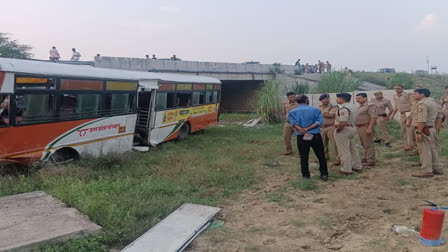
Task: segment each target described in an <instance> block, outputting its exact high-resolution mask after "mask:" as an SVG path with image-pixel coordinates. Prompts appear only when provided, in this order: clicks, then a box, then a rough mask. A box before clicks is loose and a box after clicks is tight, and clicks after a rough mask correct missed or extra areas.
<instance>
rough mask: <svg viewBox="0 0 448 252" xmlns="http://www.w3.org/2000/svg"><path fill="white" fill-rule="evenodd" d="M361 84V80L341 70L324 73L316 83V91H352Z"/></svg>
mask: <svg viewBox="0 0 448 252" xmlns="http://www.w3.org/2000/svg"><path fill="white" fill-rule="evenodd" d="M360 85H361V81H360V80H357V79H355V78H352V77H350V76H348V75H347V74H346V73H343V72H332V73H325V74H323V75H322V77H321V78H320V80H319V83H318V84H317V88H316V91H317V93H340V92H353V91H355V90H356V89H357V88H358V87H359V86H360Z"/></svg>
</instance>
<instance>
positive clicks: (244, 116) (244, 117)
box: [219, 113, 257, 122]
mask: <svg viewBox="0 0 448 252" xmlns="http://www.w3.org/2000/svg"><path fill="white" fill-rule="evenodd" d="M256 117H257V115H256V114H255V113H222V114H221V115H220V116H219V120H222V121H241V122H246V121H248V120H250V119H254V118H256Z"/></svg>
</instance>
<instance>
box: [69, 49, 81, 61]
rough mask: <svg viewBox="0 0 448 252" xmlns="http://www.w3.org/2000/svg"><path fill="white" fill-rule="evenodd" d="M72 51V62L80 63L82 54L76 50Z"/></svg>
mask: <svg viewBox="0 0 448 252" xmlns="http://www.w3.org/2000/svg"><path fill="white" fill-rule="evenodd" d="M72 51H73V55H72V58H71V59H70V61H79V59H80V58H81V54H80V53H79V52H78V51H76V49H75V48H72Z"/></svg>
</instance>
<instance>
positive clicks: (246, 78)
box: [94, 56, 384, 112]
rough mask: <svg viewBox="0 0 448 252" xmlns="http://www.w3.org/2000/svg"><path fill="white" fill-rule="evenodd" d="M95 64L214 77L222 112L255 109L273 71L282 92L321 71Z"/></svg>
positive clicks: (133, 61)
mask: <svg viewBox="0 0 448 252" xmlns="http://www.w3.org/2000/svg"><path fill="white" fill-rule="evenodd" d="M94 65H95V67H103V68H114V69H123V70H133V71H145V72H164V73H181V74H194V75H203V76H209V77H214V78H217V79H219V80H221V82H222V84H223V85H222V95H221V96H222V102H221V106H222V109H223V110H224V111H231V112H247V111H253V110H254V102H253V100H254V96H255V94H256V91H257V90H259V89H260V88H261V87H262V86H263V83H264V81H266V80H267V79H268V78H269V76H270V75H271V73H272V72H276V73H277V78H278V79H279V80H280V82H281V83H282V85H283V86H282V92H283V91H286V90H287V89H288V87H290V86H292V85H294V84H295V83H297V82H306V83H308V84H309V85H310V87H311V88H313V87H315V86H316V85H317V83H318V81H319V78H320V77H321V75H320V74H303V75H298V74H297V73H298V71H299V68H298V66H294V65H280V64H259V63H258V62H247V63H220V62H200V61H181V60H171V59H145V58H125V57H105V56H96V57H95V60H94ZM377 89H384V87H382V86H378V85H375V84H372V83H366V82H365V83H363V85H361V87H360V90H377Z"/></svg>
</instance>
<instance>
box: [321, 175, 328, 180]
mask: <svg viewBox="0 0 448 252" xmlns="http://www.w3.org/2000/svg"><path fill="white" fill-rule="evenodd" d="M320 179H321V180H322V181H327V180H328V176H327V175H322V176H320Z"/></svg>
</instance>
